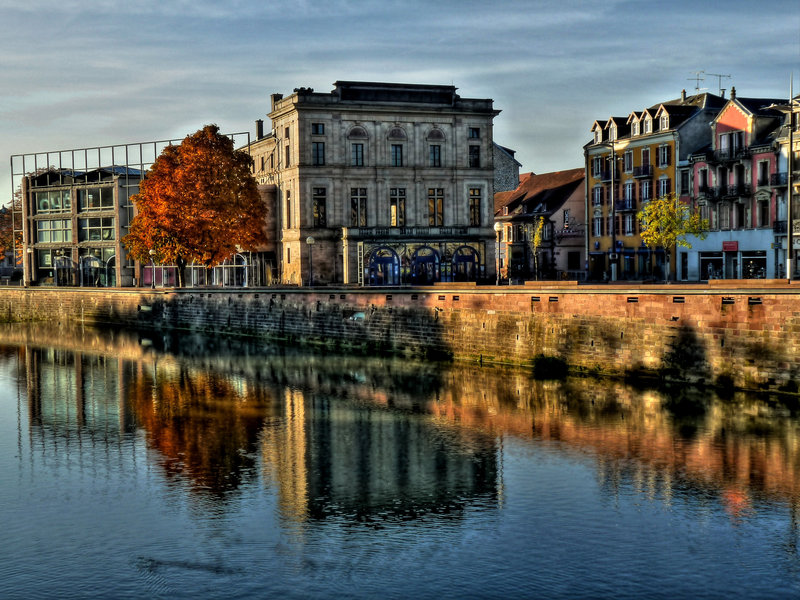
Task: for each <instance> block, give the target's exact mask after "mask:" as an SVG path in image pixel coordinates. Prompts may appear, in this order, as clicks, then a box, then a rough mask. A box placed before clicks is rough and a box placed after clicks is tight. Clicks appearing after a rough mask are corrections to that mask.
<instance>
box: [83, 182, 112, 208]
mask: <svg viewBox="0 0 800 600" xmlns="http://www.w3.org/2000/svg"><path fill="white" fill-rule="evenodd" d="M78 206H80V210H81V211H86V210H110V209H112V208H114V190H113V189H112V188H110V187H102V188H86V189H82V190H78Z"/></svg>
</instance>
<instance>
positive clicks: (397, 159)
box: [392, 144, 403, 167]
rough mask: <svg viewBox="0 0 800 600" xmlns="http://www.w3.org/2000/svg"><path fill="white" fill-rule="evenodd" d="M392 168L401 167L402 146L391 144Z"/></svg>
mask: <svg viewBox="0 0 800 600" xmlns="http://www.w3.org/2000/svg"><path fill="white" fill-rule="evenodd" d="M392 166H393V167H402V166H403V144H392Z"/></svg>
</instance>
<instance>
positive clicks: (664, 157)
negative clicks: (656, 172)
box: [658, 144, 670, 167]
mask: <svg viewBox="0 0 800 600" xmlns="http://www.w3.org/2000/svg"><path fill="white" fill-rule="evenodd" d="M669 159H670V147H669V146H667V145H666V144H664V145H662V146H659V147H658V166H659V167H666V166H668V165H669Z"/></svg>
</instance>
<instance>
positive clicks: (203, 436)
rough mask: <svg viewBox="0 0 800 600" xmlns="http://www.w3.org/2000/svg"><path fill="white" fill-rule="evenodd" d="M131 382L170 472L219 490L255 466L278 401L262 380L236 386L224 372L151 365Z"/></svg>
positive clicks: (139, 413) (135, 404)
mask: <svg viewBox="0 0 800 600" xmlns="http://www.w3.org/2000/svg"><path fill="white" fill-rule="evenodd" d="M153 369H154V371H156V373H157V375H156V379H155V385H154V383H153V376H152V375H151V376H147V375H146V374H145V373H141V374H140V376H139V377H136V378H135V379H134V381H133V385H131V386H130V387H129V388H128V390H129V391H128V395H129V397H128V402H129V403H130V404H131V405H132V410H133V412H134V414H135V416H136V419H137V421H138V422H139V424H140V425H141V426H142V427H144V428H145V429H146V430H147V432H148V441H149V443H150V444H151V445H152V446H153V447H154V448H156V449H157V450H158V451H159V452H160V453H161V454H162V455H163V460H162V464H163V466H164V468H165V470H166V471H167V473H169V474H173V475H178V474H185V475H188V476H189V477H190V478H191V481H192V483H193V485H194V487H195V488H197V489H202V490H207V491H210V492H212V493H215V494H221V493H223V492H226V491H228V490H231V489H234V488H236V487H238V486H239V485H240V484H241V483H242V479H243V476H244V474H245V473H247V472H248V471H250V470H251V469H252V468H253V466H254V459H253V458H252V454H251V453H252V451H253V450H254V449H255V445H256V439H257V437H258V433H259V431H260V429H261V428H262V427H263V423H264V418H265V416H267V415H269V414H270V412H271V410H272V408H273V406H274V404H273V401H272V396H271V394H270V393H268V392H267V391H266V390H264V389H263V388H260V387H258V386H245V387H243V388H241V389H236V387H235V385H234V383H233V382H232V381H231V380H230V379H229V378H227V377H226V376H225V375H224V374H221V373H214V372H207V371H205V372H204V371H195V370H191V371H190V370H189V369H187V368H186V367H185V366H181V367H180V368H178V369H177V370H175V369H172V370H167V369H163V368H162V369H161V370H160V371H159V370H158V368H157V364H154V366H153Z"/></svg>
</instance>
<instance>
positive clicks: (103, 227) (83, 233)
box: [78, 217, 115, 242]
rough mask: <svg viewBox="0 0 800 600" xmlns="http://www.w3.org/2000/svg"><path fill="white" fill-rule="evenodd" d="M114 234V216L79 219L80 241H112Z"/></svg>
mask: <svg viewBox="0 0 800 600" xmlns="http://www.w3.org/2000/svg"><path fill="white" fill-rule="evenodd" d="M114 238H115V235H114V217H104V218H102V219H101V218H94V219H78V241H79V242H100V241H111V240H113V239H114Z"/></svg>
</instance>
